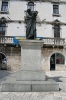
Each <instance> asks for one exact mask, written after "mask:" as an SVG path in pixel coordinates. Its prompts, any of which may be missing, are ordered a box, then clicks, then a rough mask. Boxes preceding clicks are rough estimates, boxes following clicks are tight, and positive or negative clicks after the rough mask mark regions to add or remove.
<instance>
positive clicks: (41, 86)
mask: <svg viewBox="0 0 66 100" xmlns="http://www.w3.org/2000/svg"><path fill="white" fill-rule="evenodd" d="M58 90H59V84H58V83H57V82H55V81H54V80H52V79H51V80H47V81H16V80H13V79H12V80H11V79H9V80H6V81H5V82H4V83H2V88H1V92H38V91H39V92H49V91H58Z"/></svg>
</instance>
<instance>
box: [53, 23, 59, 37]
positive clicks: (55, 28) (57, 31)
mask: <svg viewBox="0 0 66 100" xmlns="http://www.w3.org/2000/svg"><path fill="white" fill-rule="evenodd" d="M55 26H57V27H58V28H57V27H55ZM55 31H56V32H55ZM54 38H60V25H59V24H55V25H54Z"/></svg>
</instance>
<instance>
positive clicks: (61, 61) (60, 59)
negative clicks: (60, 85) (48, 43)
mask: <svg viewBox="0 0 66 100" xmlns="http://www.w3.org/2000/svg"><path fill="white" fill-rule="evenodd" d="M64 63H65V57H64V56H63V55H62V54H60V53H56V64H64Z"/></svg>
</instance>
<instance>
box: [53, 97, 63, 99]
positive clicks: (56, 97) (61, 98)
mask: <svg viewBox="0 0 66 100" xmlns="http://www.w3.org/2000/svg"><path fill="white" fill-rule="evenodd" d="M54 100H62V97H54Z"/></svg>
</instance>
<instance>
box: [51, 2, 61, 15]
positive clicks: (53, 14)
mask: <svg viewBox="0 0 66 100" xmlns="http://www.w3.org/2000/svg"><path fill="white" fill-rule="evenodd" d="M54 6H58V8H57V9H55V10H54ZM56 10H58V13H55V12H56ZM59 11H60V10H59V4H53V16H56V17H60V14H59Z"/></svg>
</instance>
